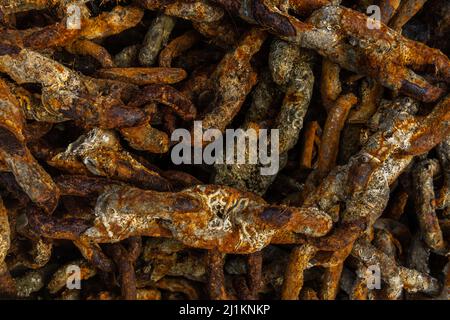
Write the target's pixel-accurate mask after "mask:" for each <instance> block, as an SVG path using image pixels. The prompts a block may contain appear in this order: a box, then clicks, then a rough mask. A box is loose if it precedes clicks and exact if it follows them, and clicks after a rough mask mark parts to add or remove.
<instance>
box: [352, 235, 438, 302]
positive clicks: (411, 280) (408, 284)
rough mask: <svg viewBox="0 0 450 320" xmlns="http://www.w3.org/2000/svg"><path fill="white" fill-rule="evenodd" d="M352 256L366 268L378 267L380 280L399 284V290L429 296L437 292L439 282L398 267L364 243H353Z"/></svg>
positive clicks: (390, 259) (419, 273)
mask: <svg viewBox="0 0 450 320" xmlns="http://www.w3.org/2000/svg"><path fill="white" fill-rule="evenodd" d="M352 256H354V257H356V258H357V259H359V260H360V261H361V262H363V263H364V264H365V265H366V266H371V265H379V266H380V269H381V270H382V272H381V277H382V279H383V280H385V281H387V282H388V283H391V284H392V285H395V286H397V285H396V284H394V282H397V283H399V284H400V285H401V286H400V287H399V290H401V289H402V287H403V289H405V290H406V291H407V292H424V293H427V294H430V295H433V294H436V293H437V292H438V291H439V282H438V281H437V280H436V279H435V278H433V277H431V276H429V275H426V274H423V273H421V272H419V271H417V270H414V269H408V268H405V267H403V266H399V265H398V264H397V263H396V262H395V261H394V260H393V259H392V258H390V257H388V256H387V255H386V254H384V253H383V252H381V251H379V250H377V249H376V248H374V247H373V246H372V245H370V244H366V243H364V241H361V240H358V241H356V242H355V246H354V247H353V250H352ZM397 287H398V286H397ZM400 293H401V292H397V293H396V294H400Z"/></svg>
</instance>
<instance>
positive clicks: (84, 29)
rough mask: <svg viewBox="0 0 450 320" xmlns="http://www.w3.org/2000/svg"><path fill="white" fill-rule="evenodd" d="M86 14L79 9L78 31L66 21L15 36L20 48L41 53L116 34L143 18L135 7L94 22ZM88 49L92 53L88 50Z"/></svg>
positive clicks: (97, 18)
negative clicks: (42, 50) (43, 50)
mask: <svg viewBox="0 0 450 320" xmlns="http://www.w3.org/2000/svg"><path fill="white" fill-rule="evenodd" d="M86 10H87V9H86V8H85V7H83V8H81V9H80V12H81V18H80V28H68V27H67V24H68V22H67V21H66V20H67V18H66V19H64V20H63V21H62V22H61V23H57V24H54V25H50V26H48V27H44V28H41V29H39V30H36V31H34V30H26V31H25V32H20V33H19V34H18V36H19V37H21V38H22V39H23V46H24V47H27V48H32V49H43V48H49V47H56V46H66V45H70V43H71V42H73V41H75V40H76V39H77V38H84V39H88V40H92V39H97V38H105V37H108V36H111V35H114V34H118V33H120V32H122V31H124V30H126V29H129V28H132V27H134V26H135V25H137V24H138V23H139V21H141V19H142V17H143V15H144V12H143V10H141V9H139V8H136V7H132V6H129V7H121V6H116V7H114V8H113V10H112V11H111V12H103V13H101V14H100V15H99V16H97V17H95V18H91V19H89V18H88V15H89V13H88V12H86ZM23 33H24V34H23ZM90 49H91V50H92V46H91V48H90ZM95 50H98V49H95Z"/></svg>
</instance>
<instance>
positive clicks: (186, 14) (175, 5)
mask: <svg viewBox="0 0 450 320" xmlns="http://www.w3.org/2000/svg"><path fill="white" fill-rule="evenodd" d="M139 2H140V3H141V5H142V6H143V7H145V8H147V9H150V10H162V11H163V12H164V13H165V14H166V15H168V16H174V17H178V18H182V19H186V20H192V21H195V22H214V21H218V20H220V19H221V18H222V17H223V15H224V12H223V10H222V9H221V8H219V7H216V6H212V5H211V4H209V3H208V2H206V1H202V0H194V1H183V0H174V1H167V0H156V1H154V0H140V1H139Z"/></svg>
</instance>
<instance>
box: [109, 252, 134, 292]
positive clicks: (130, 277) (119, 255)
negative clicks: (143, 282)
mask: <svg viewBox="0 0 450 320" xmlns="http://www.w3.org/2000/svg"><path fill="white" fill-rule="evenodd" d="M106 251H107V253H108V254H109V255H110V256H111V257H112V259H113V260H114V262H115V263H116V265H117V269H118V272H119V277H120V289H121V292H122V299H124V300H136V299H137V292H136V275H135V272H134V267H133V262H132V258H131V257H130V255H129V254H128V251H127V250H126V249H125V248H124V247H123V246H122V245H121V244H118V243H114V244H111V245H108V247H107V249H106Z"/></svg>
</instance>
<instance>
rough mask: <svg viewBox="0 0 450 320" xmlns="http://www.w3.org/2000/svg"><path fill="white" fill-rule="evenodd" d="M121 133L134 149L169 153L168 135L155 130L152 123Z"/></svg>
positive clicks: (123, 129) (127, 129)
mask: <svg viewBox="0 0 450 320" xmlns="http://www.w3.org/2000/svg"><path fill="white" fill-rule="evenodd" d="M120 133H121V134H122V137H123V138H124V139H125V140H127V142H128V143H129V144H130V146H131V147H133V149H136V150H143V151H148V152H152V153H166V152H167V151H169V146H170V142H169V137H168V135H167V134H166V133H165V132H162V131H160V130H158V129H156V128H153V127H152V126H151V125H150V123H144V124H142V125H140V126H136V127H131V128H122V129H120Z"/></svg>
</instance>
